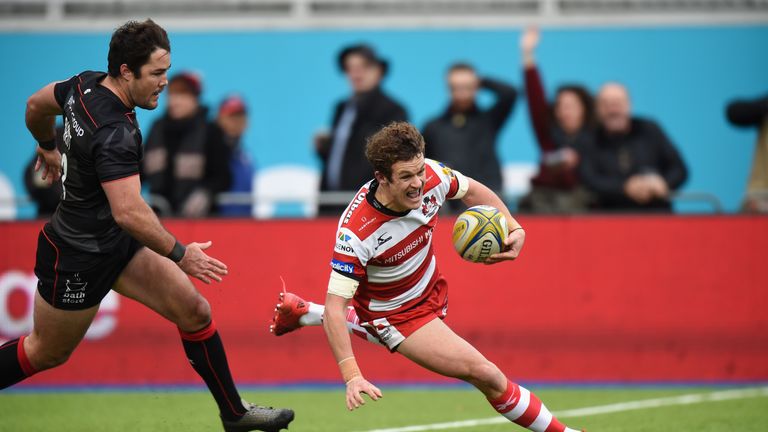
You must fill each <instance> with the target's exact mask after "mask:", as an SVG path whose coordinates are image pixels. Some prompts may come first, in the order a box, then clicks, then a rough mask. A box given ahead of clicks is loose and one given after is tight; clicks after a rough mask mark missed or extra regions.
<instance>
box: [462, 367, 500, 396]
mask: <svg viewBox="0 0 768 432" xmlns="http://www.w3.org/2000/svg"><path fill="white" fill-rule="evenodd" d="M467 381H470V382H471V383H472V384H475V385H476V386H478V387H483V388H493V387H496V386H497V384H498V383H506V379H504V374H503V373H502V372H501V371H500V370H499V368H498V367H496V365H495V364H493V363H491V362H489V361H488V360H485V361H481V362H476V363H472V364H470V365H469V367H468V371H467ZM502 391H503V389H502Z"/></svg>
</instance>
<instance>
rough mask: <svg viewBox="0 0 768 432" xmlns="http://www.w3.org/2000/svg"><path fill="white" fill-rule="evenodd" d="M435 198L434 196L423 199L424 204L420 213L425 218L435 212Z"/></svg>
mask: <svg viewBox="0 0 768 432" xmlns="http://www.w3.org/2000/svg"><path fill="white" fill-rule="evenodd" d="M437 208H438V207H437V198H435V196H434V195H431V196H428V197H424V204H422V205H421V213H422V214H424V215H426V216H432V215H433V214H435V212H436V211H437Z"/></svg>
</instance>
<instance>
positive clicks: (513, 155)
mask: <svg viewBox="0 0 768 432" xmlns="http://www.w3.org/2000/svg"><path fill="white" fill-rule="evenodd" d="M519 35H520V33H519V30H518V29H501V28H500V29H488V30H450V29H445V30H381V31H367V30H354V31H352V30H349V31H340V30H333V31H237V32H234V31H233V32H227V31H216V32H202V31H175V32H171V42H172V48H173V50H172V52H173V58H172V62H173V68H172V71H181V70H185V69H191V70H194V71H197V72H199V73H201V74H202V76H203V78H204V81H205V89H204V101H205V102H206V103H208V104H210V105H211V106H215V105H216V104H217V103H218V101H219V100H220V99H221V98H222V97H223V96H224V95H226V94H228V93H230V92H234V91H237V92H241V93H242V94H244V95H245V97H246V99H247V101H248V103H249V105H250V108H251V111H250V112H251V127H250V129H249V131H248V134H247V137H246V144H247V148H248V150H249V151H250V153H251V155H252V156H253V157H254V158H255V159H256V160H257V163H258V165H259V166H260V167H269V166H274V165H280V164H299V165H305V166H310V167H316V166H318V162H317V160H316V158H315V156H314V153H313V152H312V150H311V137H312V135H313V133H314V132H315V131H316V130H318V129H323V128H327V127H328V125H329V122H330V115H331V112H330V111H331V106H332V104H333V103H334V102H335V101H336V100H338V99H339V98H341V97H343V96H345V94H346V93H347V87H346V83H345V81H344V78H343V76H342V75H341V74H340V73H339V71H338V70H337V68H336V63H335V58H336V54H337V52H338V50H339V48H340V47H342V46H344V45H346V44H349V43H354V42H359V41H367V42H370V43H372V44H374V45H375V46H376V47H378V49H379V51H380V52H381V54H382V55H383V56H384V57H386V58H388V59H389V60H390V62H391V71H390V74H389V76H388V78H387V80H386V82H385V87H386V89H387V90H388V91H389V92H390V93H392V94H393V95H395V96H396V97H397V98H398V99H400V100H401V101H402V102H403V103H404V104H405V105H406V106H407V108H408V111H409V114H410V118H411V120H412V121H414V122H415V123H416V124H417V125H419V126H422V125H423V124H424V123H425V121H426V120H427V119H428V118H430V117H431V116H434V115H435V114H437V113H439V112H441V110H442V109H443V107H444V104H445V100H446V98H447V92H446V88H445V85H444V81H443V75H444V72H445V69H446V66H447V65H448V64H450V63H451V62H453V61H455V60H466V61H470V62H472V63H474V64H475V65H476V66H477V67H478V69H479V71H480V72H481V73H482V74H486V75H490V76H494V77H498V78H503V79H507V80H509V81H511V82H513V83H515V84H516V85H518V86H519V85H520V84H521V80H522V71H521V60H520V53H519V48H518V47H519V44H518V38H519ZM108 37H109V34H108V33H107V32H91V33H72V32H61V33H58V32H57V33H0V56H1V58H3V67H2V68H0V82H2V83H3V96H4V103H3V104H1V105H0V118H2V131H3V146H2V150H1V151H0V172H2V173H4V174H5V175H6V176H7V177H8V178H9V179H10V180H11V181H12V182H13V184H14V187H15V189H16V194H17V196H18V195H24V193H25V192H24V190H23V183H22V180H21V178H22V177H21V176H22V167H23V166H24V164H25V163H26V162H27V161H28V159H29V158H30V156H31V152H32V151H33V142H32V140H31V138H30V136H29V134H28V132H27V131H26V129H25V127H24V106H25V101H26V98H27V97H28V96H29V95H30V94H31V93H32V92H33V91H35V90H36V89H37V88H39V87H41V86H42V85H44V84H46V83H47V82H49V81H52V80H61V79H65V78H67V77H69V76H71V75H72V74H73V73H75V72H78V71H81V70H85V69H100V70H104V69H105V68H106V55H107V48H108ZM767 43H768V26H739V27H733V26H685V27H668V26H665V27H630V28H609V27H600V28H578V29H572V28H558V29H545V31H544V33H543V40H542V44H541V47H540V50H539V53H538V60H539V64H540V66H541V68H542V70H543V73H544V79H545V82H546V85H547V90H548V92H549V93H550V94H551V92H552V91H553V90H554V88H555V87H556V86H557V85H558V84H561V83H563V82H581V83H584V84H586V85H587V86H588V87H589V88H591V89H593V90H595V89H597V88H598V87H599V86H600V85H601V84H602V83H603V82H605V81H608V80H618V81H621V82H624V83H626V84H627V85H628V87H629V89H630V91H631V94H632V98H633V105H634V109H635V112H636V113H637V114H638V115H643V116H650V117H653V118H655V119H657V120H658V121H659V122H660V123H661V125H662V126H663V127H664V129H665V130H666V131H667V132H668V134H669V135H670V137H671V138H672V140H673V141H674V142H675V143H676V144H677V145H678V146H679V148H680V149H681V151H682V153H683V155H684V157H685V160H686V161H687V163H688V166H689V168H690V172H691V175H690V178H689V181H688V182H687V184H686V185H685V188H684V190H687V191H705V192H711V193H714V194H715V195H717V196H718V197H719V198H720V200H722V202H723V203H724V205H725V207H726V209H727V210H730V211H733V210H736V209H737V208H738V205H739V202H740V200H741V198H742V195H743V191H744V187H745V184H746V179H747V176H748V173H749V168H750V161H751V157H752V153H753V150H754V144H753V142H754V140H755V136H756V133H755V131H754V130H745V131H740V130H737V129H735V128H733V127H731V126H729V125H728V123H727V122H726V120H725V115H724V107H725V104H726V102H727V101H728V100H729V99H731V98H734V97H737V96H742V97H747V96H756V95H764V94H765V93H766V92H768V56H766V55H765V46H766V44H767ZM488 100H489V99H488V98H487V97H486V98H484V101H485V103H487V102H488ZM163 103H164V102H161V107H160V109H158V110H156V111H153V112H147V111H141V112H139V121H140V123H141V124H142V125H143V126H144V129H145V132H146V131H147V130H148V127H149V125H150V124H151V122H152V120H153V119H154V118H155V117H156V116H157V115H158V114H160V113H161V112H162V109H163ZM524 103H525V102H524V99H521V103H519V104H518V105H517V107H516V109H515V111H514V114H513V117H512V120H511V122H510V123H508V125H507V126H506V128H505V130H504V133H503V135H502V137H501V140H500V143H499V147H498V152H499V154H500V156H501V159H502V161H503V162H504V163H510V162H515V161H522V162H534V161H536V160H537V158H538V151H537V149H536V147H535V143H534V141H533V136H532V133H531V128H530V126H529V122H528V115H527V111H526V109H525V106H524ZM702 209H706V207H703V208H702ZM689 210H696V208H691V209H689ZM29 214H30V211H29V209H27V211H23V212H21V213H20V216H29Z"/></svg>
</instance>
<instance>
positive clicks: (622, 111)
mask: <svg viewBox="0 0 768 432" xmlns="http://www.w3.org/2000/svg"><path fill="white" fill-rule="evenodd" d="M630 111H631V107H630V101H629V94H628V92H627V90H626V88H625V87H624V86H623V85H621V84H617V83H608V84H605V85H604V86H603V87H602V88H601V89H600V92H599V94H598V96H597V117H598V122H599V126H598V130H597V133H596V136H595V140H594V142H592V143H591V145H589V146H587V147H586V148H585V149H584V151H583V152H582V154H581V163H580V164H579V175H580V177H581V180H582V181H583V182H584V184H585V185H586V186H587V187H588V188H590V189H591V190H592V192H593V193H594V194H595V195H596V197H597V200H598V208H599V209H600V210H604V211H630V212H632V211H634V212H654V211H655V212H670V211H671V210H672V205H671V203H670V193H671V191H673V190H675V189H677V188H679V187H680V186H681V185H682V184H683V182H685V180H686V177H687V175H688V173H687V170H686V167H685V164H684V163H683V160H682V159H681V157H680V154H679V153H678V151H677V149H675V146H674V145H673V144H672V143H671V142H670V141H669V139H668V138H667V136H666V135H665V134H664V132H663V131H662V130H661V128H660V127H659V126H658V125H657V124H656V123H655V122H653V121H651V120H645V119H640V118H636V117H631V112H630Z"/></svg>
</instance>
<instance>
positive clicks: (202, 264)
mask: <svg viewBox="0 0 768 432" xmlns="http://www.w3.org/2000/svg"><path fill="white" fill-rule="evenodd" d="M101 185H102V188H103V189H104V193H105V194H106V195H107V200H109V206H110V208H111V209H112V216H113V217H114V218H115V222H117V224H118V225H120V227H121V228H123V229H124V230H125V231H127V232H128V234H130V235H131V236H133V238H135V239H136V240H137V241H139V242H140V243H141V244H143V245H144V246H146V247H148V248H150V249H152V250H153V251H155V252H157V253H158V254H160V255H163V256H167V257H169V258H171V259H173V260H174V261H176V263H177V264H178V265H179V267H180V268H181V269H182V270H184V272H185V273H187V274H188V275H190V276H192V277H195V278H197V279H200V280H201V281H203V282H205V283H207V284H209V283H211V281H212V280H215V281H217V282H221V276H223V275H226V274H227V266H226V265H225V264H224V263H222V262H221V261H219V260H217V259H215V258H212V257H209V256H208V255H206V254H205V252H203V250H205V249H208V248H209V247H210V246H211V242H210V241H209V242H206V243H190V244H188V245H187V246H186V248H184V247H183V246H181V245H178V246H177V245H176V238H175V237H174V236H173V235H171V233H169V232H168V231H166V229H165V228H164V227H163V225H162V224H161V223H160V220H159V219H158V218H157V216H156V215H155V212H153V211H152V209H151V208H150V207H149V206H148V205H147V203H146V202H144V199H142V198H141V182H140V180H139V176H138V175H134V176H131V177H125V178H122V179H119V180H114V181H110V182H106V183H102V184H101ZM174 255H176V256H174Z"/></svg>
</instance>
